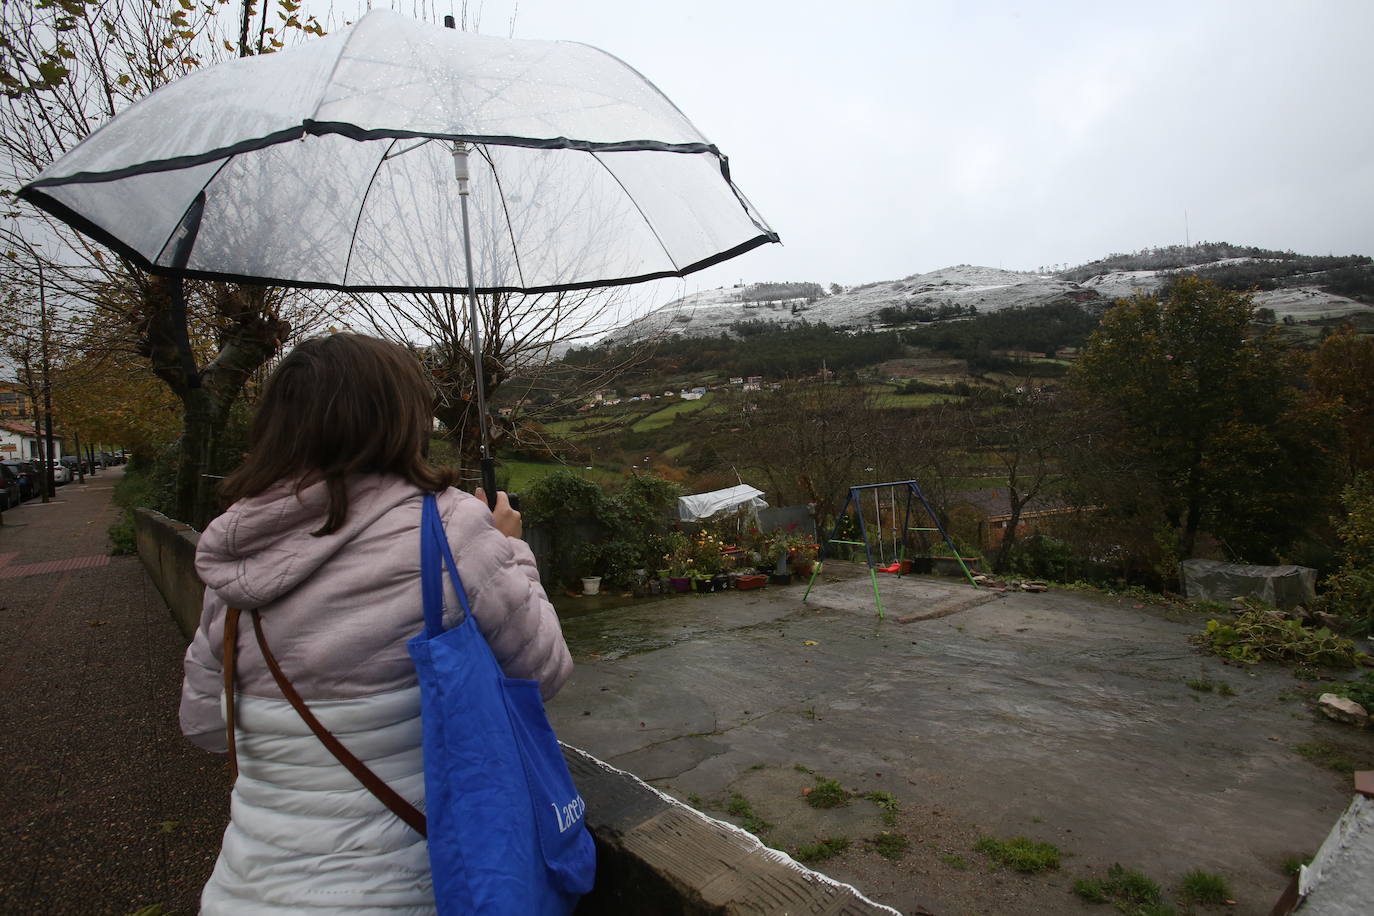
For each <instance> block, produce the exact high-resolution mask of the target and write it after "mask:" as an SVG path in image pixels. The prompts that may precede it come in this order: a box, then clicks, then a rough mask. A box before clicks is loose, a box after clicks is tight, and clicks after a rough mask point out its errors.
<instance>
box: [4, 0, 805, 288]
mask: <svg viewBox="0 0 1374 916" xmlns="http://www.w3.org/2000/svg"><path fill="white" fill-rule="evenodd" d="M459 144H469V145H470V148H471V154H470V156H469V157H468V158H469V159H470V170H471V173H472V197H471V205H472V208H473V217H472V229H471V235H472V246H471V251H472V258H473V266H472V276H471V277H469V276H468V271H467V270H466V268H465V266H464V259H463V257H462V254H461V253H462V251H463V245H464V233H463V226H462V221H461V220H460V219H459V217H458V213H459V209H458V183H457V181H456V180H455V178H454V159H453V150H454V147H455V145H459ZM20 195H21V196H22V197H24V198H25V199H27V200H29V201H31V202H32V203H34V204H36V205H37V206H39V207H42V208H43V209H45V210H47V211H49V212H51V213H53V214H54V215H56V216H58V217H59V218H61V219H63V220H65V221H66V222H68V223H71V224H72V225H73V226H75V227H76V228H78V229H80V230H81V231H83V232H85V233H86V234H88V235H90V236H92V237H94V238H96V239H98V240H100V241H101V242H103V243H105V244H106V245H109V246H110V247H111V248H114V249H115V250H117V251H119V252H120V253H122V254H123V255H125V256H126V257H128V258H130V259H131V260H132V261H134V262H135V263H136V264H138V265H139V266H141V267H143V268H144V269H147V270H150V271H153V272H155V273H160V274H163V275H168V276H182V277H197V278H204V279H218V280H231V281H238V282H248V283H266V284H272V285H280V286H306V287H317V288H326V289H340V290H350V291H357V292H368V291H375V292H409V291H439V292H447V291H454V292H460V291H461V292H467V291H468V290H469V288H470V285H471V287H475V289H476V292H478V293H490V292H501V291H506V292H550V291H558V290H568V289H585V288H591V287H597V286H610V285H619V284H626V283H636V282H639V281H642V280H649V279H654V278H658V277H670V276H683V275H685V274H687V273H690V272H692V271H695V270H700V269H702V268H704V267H708V266H710V265H712V264H715V263H718V262H720V261H723V260H726V259H727V258H730V257H734V256H735V255H738V254H741V253H743V252H745V251H748V250H750V249H752V248H754V247H757V246H758V245H761V244H764V243H767V242H775V241H778V237H777V235H776V234H775V233H774V232H773V231H772V230H771V229H770V228H769V227H768V225H767V224H766V223H765V222H764V221H763V219H762V217H760V216H759V215H758V213H757V212H756V211H755V210H754V208H753V207H752V206H751V205H750V204H749V202H748V201H747V200H746V199H745V197H744V195H743V194H741V193H740V191H739V190H738V189H737V188H736V187H735V185H734V184H733V183H732V181H731V180H730V172H729V168H728V164H727V161H726V159H725V157H724V156H723V155H722V154H721V153H720V151H719V150H718V149H716V147H715V146H713V145H712V144H711V143H709V142H708V141H707V140H706V138H705V137H704V136H702V134H701V133H700V132H699V131H698V130H697V129H696V128H695V127H694V126H693V125H692V124H691V122H690V121H688V120H687V118H686V117H685V116H684V115H683V114H682V112H680V111H679V110H678V109H677V108H676V107H675V106H674V105H673V104H672V103H671V102H670V101H669V100H668V99H667V98H666V97H665V96H664V95H663V94H662V93H661V92H659V91H658V90H657V89H656V88H655V87H654V86H653V84H651V83H650V82H649V81H648V80H646V79H645V78H644V77H643V76H641V75H640V74H639V73H638V72H637V71H635V70H634V69H633V68H631V67H630V66H628V65H627V64H625V63H624V62H622V61H620V60H619V59H617V58H615V57H613V56H611V55H610V54H607V53H605V52H604V51H600V50H598V49H596V48H593V47H590V46H588V45H584V44H578V43H573V42H550V41H519V40H512V39H500V38H492V37H487V36H482V35H473V34H469V33H465V32H458V31H453V30H450V29H442V28H437V27H435V26H432V25H430V24H427V23H423V22H418V21H416V20H413V19H409V18H407V17H404V16H400V15H398V14H395V13H392V12H390V11H386V10H374V11H372V12H369V13H368V14H367V15H365V16H364V17H363V18H362V19H361V20H359V21H358V23H357V24H355V25H353V26H351V27H349V28H347V29H344V30H342V31H340V32H339V33H337V34H334V35H331V36H329V37H326V38H321V39H318V40H315V41H311V42H308V43H306V44H303V45H301V46H300V47H298V48H294V49H292V50H290V51H285V52H281V53H278V54H269V55H264V56H260V57H251V58H244V59H241V60H234V61H228V62H225V63H222V64H219V65H217V66H214V67H210V68H207V69H205V70H201V71H197V72H195V73H192V74H190V75H189V76H186V77H183V78H181V79H179V80H177V81H176V82H174V83H172V84H170V85H168V86H166V87H164V88H162V89H160V90H158V91H157V92H155V93H153V94H152V95H150V96H148V97H147V98H145V99H143V100H141V101H139V102H138V103H137V104H135V105H133V106H131V107H130V108H129V109H127V110H126V111H124V112H122V113H121V114H119V115H118V116H117V117H116V118H114V119H113V120H112V121H110V122H109V123H108V124H106V125H105V126H104V127H102V128H100V129H99V130H98V131H96V132H95V133H94V134H92V135H91V136H90V137H89V138H87V139H86V140H85V141H84V142H82V143H81V144H80V145H78V146H77V147H75V148H74V149H73V150H71V151H70V152H69V153H67V154H66V155H65V156H63V157H62V158H61V159H59V160H57V161H56V162H55V163H53V164H52V165H51V166H50V167H49V168H47V169H46V170H45V171H44V172H43V173H42V174H41V175H40V176H39V177H38V178H37V179H35V180H34V181H33V182H32V183H30V184H28V185H26V186H25V187H24V188H23V189H22V190H21V191H20Z"/></svg>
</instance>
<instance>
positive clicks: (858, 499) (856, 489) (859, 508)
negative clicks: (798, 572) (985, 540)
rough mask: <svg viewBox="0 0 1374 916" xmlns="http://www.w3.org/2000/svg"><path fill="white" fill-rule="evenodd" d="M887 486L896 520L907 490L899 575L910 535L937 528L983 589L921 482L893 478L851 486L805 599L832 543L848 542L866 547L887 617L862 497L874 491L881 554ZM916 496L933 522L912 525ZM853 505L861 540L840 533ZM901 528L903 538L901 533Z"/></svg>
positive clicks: (896, 543) (877, 599)
mask: <svg viewBox="0 0 1374 916" xmlns="http://www.w3.org/2000/svg"><path fill="white" fill-rule="evenodd" d="M885 487H886V488H889V489H890V490H891V497H892V513H893V521H894V522H895V521H896V513H897V498H898V496H899V491H898V488H899V487H900V488H902V490H901V492H905V494H906V508H905V511H904V512H903V517H902V527H901V528H900V529H897V528H896V527H895V526H894V527H893V530H892V539H893V553H894V555H895V557H894V559H895V560H896V563H897V569H896V574H897V575H898V576H901V575H902V563H903V561H904V560H905V559H906V558H905V556H904V554H905V553H906V541H907V535H908V534H909V533H910V532H912V531H936V532H939V534H940V537H941V539H942V540H944V542H945V544H946V545H947V546H948V547H949V552H950V554H951V555H952V556H953V557H954V559H955V560H956V561H957V562H958V564H959V568H960V569H962V570H963V571H964V575H965V577H967V578H968V581H969V584H970V585H972V586H973V587H974V588H979V585H978V582H977V581H976V580H975V579H974V578H973V573H972V572H970V571H969V568H968V566H967V565H966V564H965V563H964V558H963V557H961V556H960V555H959V549H958V548H957V547H955V546H954V541H953V539H951V538H950V536H949V532H948V531H946V530H945V526H944V525H943V524H941V523H940V516H938V515H936V514H935V510H934V509H932V508H931V506H930V503H929V502H927V501H926V497H925V494H924V493H922V492H921V487H920V485H919V484H918V483H916V481H914V480H894V481H889V482H888V483H869V484H860V485H858V486H853V487H850V488H849V493H848V495H847V496H846V497H845V501H844V507H843V508H841V509H840V511H839V514H838V515H836V516H835V527H834V528H832V529H831V531H830V537H828V538H826V540H825V542H824V543H823V544H821V548H820V552H819V554H818V556H817V557H816V563H815V566H814V567H813V568H812V570H811V578H810V579H809V580H808V581H807V583H806V591H805V592H804V593H803V594H802V600H803V601H805V600H806V598H807V596H808V595H810V594H811V587H812V586H813V585H815V583H816V577H817V576H819V575H820V574H821V567H822V566H823V565H824V563H825V556H826V553H827V552H828V551H829V550H830V545H831V544H848V545H851V546H854V547H862V548H863V549H864V557H865V559H866V560H867V563H868V578H869V581H870V582H871V583H872V585H873V601H874V603H875V604H877V606H878V617H879V618H880V619H881V618H882V617H883V616H884V614H883V598H882V595H881V594H880V593H879V592H878V573H877V569H876V567H875V566H874V563H873V545H872V543H871V542H870V540H869V537H868V529H867V527H866V526H865V525H864V513H863V502H862V497H863V494H864V491H866V490H872V491H873V508H874V512H875V514H876V519H875V521H876V522H877V523H878V538H879V543H878V553H879V556H880V557H881V556H882V555H883V545H882V540H881V539H882V536H883V531H882V506H881V504H880V503H879V499H878V491H879V490H881V489H883V488H885ZM913 497H914V499H915V501H918V502H919V503H920V505H921V508H923V509H924V510H925V512H926V516H927V518H928V519H929V521H930V522H931V525H927V526H913V525H912V524H911V509H912V504H913ZM851 506H852V507H853V508H854V514H855V516H856V517H857V518H858V521H859V537H860V538H862V540H859V541H852V540H847V539H844V538H841V537H840V536H839V535H840V526H841V525H842V524H844V520H845V518H846V517H847V516H848V515H849V510H850V507H851ZM932 526H933V527H932ZM899 530H900V537H899V536H898V531H899Z"/></svg>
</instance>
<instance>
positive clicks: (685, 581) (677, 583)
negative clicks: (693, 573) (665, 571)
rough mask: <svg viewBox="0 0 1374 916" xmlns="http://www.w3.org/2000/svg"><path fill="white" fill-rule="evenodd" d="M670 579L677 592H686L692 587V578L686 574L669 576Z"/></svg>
mask: <svg viewBox="0 0 1374 916" xmlns="http://www.w3.org/2000/svg"><path fill="white" fill-rule="evenodd" d="M668 581H669V582H670V583H671V584H672V586H673V591H675V592H685V591H687V590H688V589H690V588H691V587H692V580H691V579H689V578H687V577H686V576H669V577H668Z"/></svg>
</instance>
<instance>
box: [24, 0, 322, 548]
mask: <svg viewBox="0 0 1374 916" xmlns="http://www.w3.org/2000/svg"><path fill="white" fill-rule="evenodd" d="M273 5H274V6H276V7H279V9H280V12H281V15H280V16H279V17H278V18H277V20H276V22H275V24H274V25H272V26H268V25H266V21H267V20H266V17H265V16H264V18H263V20H262V23H263V24H262V25H260V26H259V28H258V35H257V48H258V50H260V51H262V52H267V51H271V50H275V49H276V48H279V47H282V46H283V45H284V44H285V37H284V36H286V35H292V36H302V35H305V34H307V33H308V34H321V33H322V29H321V28H320V26H319V24H318V23H316V22H315V20H314V19H313V18H311V17H304V18H300V17H298V16H297V15H296V12H295V10H296V9H297V5H296V4H295V3H293V2H290V0H277V2H276V3H275V4H273ZM252 9H253V5H252V4H247V5H246V8H245V9H244V20H245V21H246V20H247V19H248V13H250V12H251V11H252ZM227 10H228V7H226V6H224V5H222V4H192V3H189V2H183V3H180V4H176V5H172V4H169V5H167V6H162V5H157V4H151V3H146V2H143V0H53V2H50V3H42V4H27V3H6V4H4V5H3V6H2V7H0V90H3V93H4V99H3V103H0V177H3V179H4V181H3V184H4V185H5V186H7V187H10V188H13V187H17V186H18V185H20V184H23V183H24V182H26V181H28V180H30V179H32V178H33V177H34V176H35V175H37V174H38V172H39V171H41V169H42V168H43V167H45V166H46V165H48V164H49V163H50V162H52V161H53V160H54V159H56V158H57V157H59V156H60V155H62V154H63V153H64V152H66V151H67V150H69V149H71V148H72V147H73V146H75V145H76V144H77V143H79V142H80V141H81V140H82V139H83V138H85V137H86V136H87V134H89V133H90V132H91V131H92V130H93V129H95V128H96V127H98V126H99V125H100V124H101V123H102V122H104V121H106V120H108V119H109V118H111V117H113V116H114V115H115V114H117V113H118V112H119V111H120V110H122V109H123V108H125V107H127V106H128V105H129V104H131V103H132V102H134V101H136V100H137V99H139V98H141V97H142V96H144V95H146V94H148V93H149V92H151V91H153V90H154V89H156V88H158V87H159V86H161V85H163V84H165V83H167V82H170V81H171V80H173V79H175V78H177V77H178V76H181V75H183V74H185V73H187V72H189V71H191V70H193V69H195V68H197V67H200V66H203V65H206V64H209V63H213V62H215V60H216V59H217V58H220V57H224V56H227V55H228V54H233V53H245V52H247V51H248V50H249V48H248V47H247V44H248V41H249V36H248V34H247V32H246V31H239V30H236V29H234V26H235V25H238V24H239V23H236V22H234V21H233V20H234V19H235V18H236V17H233V16H227V15H222V14H223V13H224V12H225V11H227ZM263 12H264V13H265V12H266V10H265V9H263ZM236 31H239V34H238V35H237V36H235V37H238V38H239V39H240V40H239V43H238V44H235V42H233V41H231V40H230V36H231V35H233V34H234V32H236ZM7 193H12V192H7ZM12 204H13V205H12V207H11V208H10V209H9V210H8V211H7V212H6V213H4V219H3V220H2V221H0V245H3V246H4V248H5V254H6V255H7V256H8V259H9V266H10V271H9V279H10V280H11V282H17V283H25V282H27V283H29V284H33V283H36V282H37V279H38V275H39V272H40V270H41V271H42V272H43V273H44V274H45V276H46V280H47V283H48V284H50V288H51V289H52V290H53V291H54V293H55V298H56V300H57V301H58V302H59V303H60V306H59V307H60V308H64V309H67V310H71V311H74V312H87V313H90V312H93V311H94V312H101V313H106V314H108V315H109V318H110V320H108V321H98V322H93V323H92V324H93V326H98V327H103V328H106V329H107V330H110V331H111V333H112V335H113V336H114V337H115V338H121V337H123V338H126V339H128V340H130V341H131V342H132V345H133V347H134V348H135V349H136V350H137V351H138V352H139V353H140V354H142V355H143V357H144V358H146V359H147V360H148V361H149V363H150V366H151V369H152V371H153V372H154V373H156V374H157V376H158V378H160V379H161V380H162V381H163V382H165V383H166V384H167V385H168V386H169V387H170V388H171V390H172V391H173V392H175V394H176V395H177V397H178V398H179V399H180V400H181V402H182V404H183V417H184V429H183V435H182V439H181V443H182V444H181V455H180V461H179V467H178V482H177V498H176V507H175V511H176V512H177V514H178V515H179V516H180V517H182V518H183V519H185V520H187V521H189V522H191V523H192V524H194V525H198V526H199V525H203V524H204V522H205V521H207V520H208V518H209V516H210V515H211V514H212V512H213V508H212V507H213V501H212V493H211V486H210V480H209V478H208V477H207V475H208V474H210V473H212V472H214V471H216V470H219V468H218V466H217V465H216V463H215V462H216V457H215V456H216V454H217V445H218V439H219V438H220V436H221V435H222V433H223V431H224V425H225V423H226V422H227V418H228V415H229V411H230V409H231V408H232V406H233V404H234V402H235V400H236V399H237V398H238V397H239V395H240V393H241V392H242V390H243V386H244V384H245V383H246V382H247V380H248V379H249V378H250V377H251V376H252V375H253V373H254V372H255V371H256V370H258V368H259V367H261V366H262V365H263V364H264V363H265V362H266V361H267V360H268V359H270V358H271V357H272V356H273V354H275V353H276V352H277V351H278V349H279V348H280V347H281V346H282V345H283V344H284V343H285V341H286V340H287V338H288V337H289V336H290V334H291V333H292V330H293V321H292V320H291V318H292V317H294V318H296V319H297V320H298V321H299V320H301V319H304V320H305V322H306V323H307V324H308V323H309V322H310V321H312V320H314V319H316V318H318V316H319V312H320V309H321V308H325V309H327V308H328V306H327V305H322V304H321V300H318V299H310V298H308V297H306V298H304V299H297V294H286V293H283V292H280V291H272V290H267V289H261V288H252V287H240V286H234V285H229V284H204V283H201V284H188V285H187V287H186V291H185V297H184V300H183V299H182V297H179V296H177V295H175V289H174V287H173V285H172V284H171V283H169V282H168V281H166V280H163V279H161V278H158V277H154V276H150V275H148V274H145V273H144V272H143V271H141V270H139V269H138V268H137V267H136V266H134V265H133V264H132V263H131V262H129V261H128V260H126V259H125V258H123V257H121V256H119V255H118V254H117V253H113V252H110V251H109V250H108V249H105V248H103V247H102V246H100V245H97V244H94V243H92V242H91V241H89V240H88V239H87V238H85V237H84V236H82V235H80V234H78V233H76V232H73V231H72V230H71V229H69V228H68V227H67V226H66V225H65V224H63V223H61V222H60V221H58V220H56V219H54V218H52V217H50V216H48V215H47V214H45V213H42V212H40V211H38V210H37V209H36V208H33V207H31V206H29V205H27V204H25V203H23V202H20V201H18V200H17V199H16V200H13V201H12ZM183 302H184V304H183ZM302 303H303V304H302ZM293 309H294V311H293ZM198 325H199V326H200V328H201V329H202V332H203V333H202V335H201V336H199V337H196V328H197V326H198ZM294 326H295V327H296V328H299V327H300V326H301V325H300V324H295V325H294ZM193 338H195V339H194V340H193ZM197 351H199V355H197Z"/></svg>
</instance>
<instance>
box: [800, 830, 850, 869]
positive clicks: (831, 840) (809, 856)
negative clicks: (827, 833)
mask: <svg viewBox="0 0 1374 916" xmlns="http://www.w3.org/2000/svg"><path fill="white" fill-rule="evenodd" d="M848 848H849V839H848V838H847V837H842V836H833V837H827V838H826V839H824V840H820V841H818V842H815V843H811V844H809V845H807V846H798V847H797V851H796V854H794V855H793V856H792V858H794V859H796V860H797V861H798V862H802V863H804V864H807V865H810V864H811V863H812V862H824V861H825V860H826V859H830V858H834V857H835V856H837V855H839V854H840V853H842V852H844V851H845V850H846V849H848Z"/></svg>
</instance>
